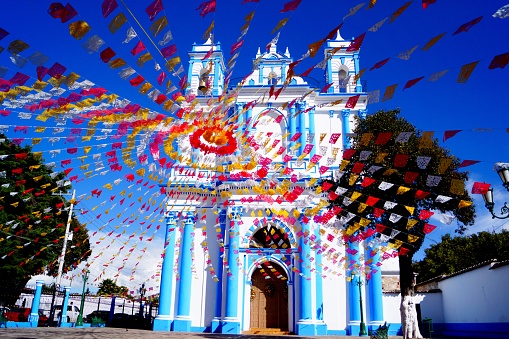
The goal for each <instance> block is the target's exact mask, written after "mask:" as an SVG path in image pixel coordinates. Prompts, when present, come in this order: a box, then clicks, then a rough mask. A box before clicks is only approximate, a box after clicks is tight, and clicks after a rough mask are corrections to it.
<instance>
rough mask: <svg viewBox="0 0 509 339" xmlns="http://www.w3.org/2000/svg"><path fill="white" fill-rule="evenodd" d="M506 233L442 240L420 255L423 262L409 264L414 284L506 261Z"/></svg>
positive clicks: (508, 253)
mask: <svg viewBox="0 0 509 339" xmlns="http://www.w3.org/2000/svg"><path fill="white" fill-rule="evenodd" d="M508 244H509V231H505V230H504V231H502V232H501V233H489V232H480V233H477V234H473V235H470V236H468V237H454V238H453V237H451V236H450V235H449V234H446V235H444V236H442V241H441V242H440V243H438V244H435V245H432V246H431V247H430V248H428V249H426V250H425V251H424V252H425V253H426V256H425V258H424V259H423V260H421V261H418V262H416V263H414V264H413V268H414V271H415V272H417V273H419V276H418V280H419V281H421V282H422V281H426V280H429V279H432V278H435V277H438V276H441V275H448V274H452V273H455V272H458V271H461V270H463V269H465V268H468V267H471V266H474V265H476V264H478V263H481V262H483V261H488V260H491V259H497V260H499V261H503V260H509V245H508Z"/></svg>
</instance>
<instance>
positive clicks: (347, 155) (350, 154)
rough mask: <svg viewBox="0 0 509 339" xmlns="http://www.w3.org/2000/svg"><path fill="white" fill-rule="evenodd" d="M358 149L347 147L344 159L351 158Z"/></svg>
mask: <svg viewBox="0 0 509 339" xmlns="http://www.w3.org/2000/svg"><path fill="white" fill-rule="evenodd" d="M355 152H356V150H354V149H345V150H344V151H343V159H347V160H348V159H350V158H351V157H352V156H353V155H354V154H355Z"/></svg>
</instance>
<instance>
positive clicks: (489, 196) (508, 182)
mask: <svg viewBox="0 0 509 339" xmlns="http://www.w3.org/2000/svg"><path fill="white" fill-rule="evenodd" d="M495 170H496V171H497V173H498V176H499V177H500V179H501V180H502V185H503V186H504V187H505V189H506V190H507V191H508V192H509V163H503V162H497V163H496V164H495ZM482 197H483V199H484V204H485V206H486V208H487V209H488V211H490V213H491V217H492V218H493V219H495V218H497V219H507V218H509V206H507V203H506V202H504V206H502V207H501V208H500V212H501V213H502V215H501V216H498V215H496V214H495V213H494V212H493V209H494V208H495V202H494V201H493V188H491V187H490V188H489V189H488V191H486V193H484V194H483V195H482Z"/></svg>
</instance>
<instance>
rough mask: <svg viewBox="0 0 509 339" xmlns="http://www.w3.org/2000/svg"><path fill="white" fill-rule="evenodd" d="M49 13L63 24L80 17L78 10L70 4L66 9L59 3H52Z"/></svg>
mask: <svg viewBox="0 0 509 339" xmlns="http://www.w3.org/2000/svg"><path fill="white" fill-rule="evenodd" d="M48 13H49V15H51V17H53V18H55V19H60V21H61V22H62V23H63V24H65V23H66V22H67V21H69V20H71V19H72V18H74V17H75V16H76V15H78V12H76V10H75V9H74V8H73V7H72V6H71V5H70V4H67V5H65V7H64V5H62V4H61V3H59V2H54V3H52V4H51V5H50V6H49V9H48Z"/></svg>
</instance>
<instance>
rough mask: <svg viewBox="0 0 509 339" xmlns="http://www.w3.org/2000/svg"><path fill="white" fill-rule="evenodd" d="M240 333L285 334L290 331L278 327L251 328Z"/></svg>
mask: <svg viewBox="0 0 509 339" xmlns="http://www.w3.org/2000/svg"><path fill="white" fill-rule="evenodd" d="M242 334H260V335H287V334H290V332H289V331H285V330H281V329H280V328H251V329H250V330H249V331H242Z"/></svg>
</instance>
